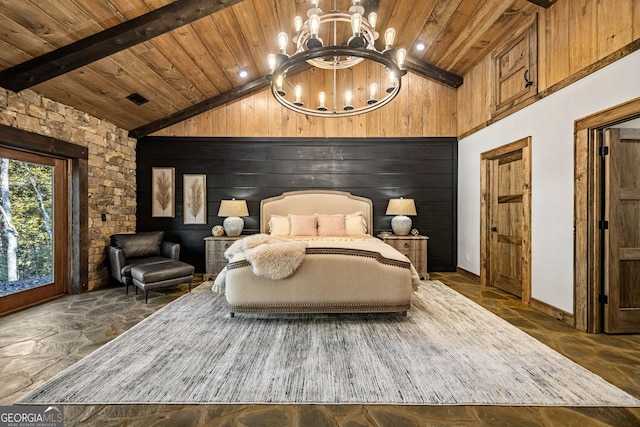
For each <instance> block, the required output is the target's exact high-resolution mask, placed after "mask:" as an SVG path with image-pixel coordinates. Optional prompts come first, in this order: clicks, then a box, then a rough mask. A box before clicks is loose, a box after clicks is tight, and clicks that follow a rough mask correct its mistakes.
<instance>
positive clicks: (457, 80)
mask: <svg viewBox="0 0 640 427" xmlns="http://www.w3.org/2000/svg"><path fill="white" fill-rule="evenodd" d="M405 65H406V67H407V69H408V70H411V71H413V72H414V73H416V74H419V75H421V76H423V77H426V78H429V79H432V80H436V81H438V82H441V83H444V84H446V85H449V86H451V87H454V88H457V87H459V86H460V85H461V84H462V77H460V76H458V75H456V74H453V73H450V72H448V71H446V70H443V69H441V68H438V67H436V66H434V65H431V64H427V63H426V62H423V61H420V60H417V59H414V58H407V60H406V62H405ZM309 68H311V67H310V66H309V65H307V64H306V63H303V64H299V65H297V66H295V67H293V68H292V69H290V70H289V71H288V72H287V75H288V76H289V77H291V76H294V75H296V74H298V73H301V72H303V71H305V70H308V69H309ZM270 85H271V83H270V82H269V81H268V80H267V79H265V78H259V79H257V80H254V81H251V82H249V83H246V84H244V85H242V86H239V87H237V88H234V89H231V90H230V91H227V92H225V93H222V94H220V95H218V96H214V97H213V98H209V99H206V100H204V101H201V102H199V103H197V104H194V105H192V106H191V107H188V108H185V109H184V110H181V111H178V112H176V113H174V114H171V115H170V116H167V117H163V118H161V119H158V120H155V121H153V122H151V123H148V124H146V125H143V126H140V127H138V128H136V129H133V130H130V131H129V136H130V137H131V138H136V139H138V138H142V137H145V136H147V135H150V134H152V133H154V132H157V131H159V130H161V129H164V128H166V127H168V126H171V125H175V124H176V123H180V122H182V121H184V120H187V119H190V118H191V117H194V116H197V115H198V114H202V113H204V112H207V111H209V110H212V109H214V108H216V107H221V106H223V105H224V104H227V103H229V102H233V101H236V100H238V99H240V98H244V97H246V96H250V95H253V94H254V93H257V92H260V91H261V90H263V89H265V88H267V87H269V86H270Z"/></svg>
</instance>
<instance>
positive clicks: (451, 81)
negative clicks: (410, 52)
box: [405, 57, 463, 88]
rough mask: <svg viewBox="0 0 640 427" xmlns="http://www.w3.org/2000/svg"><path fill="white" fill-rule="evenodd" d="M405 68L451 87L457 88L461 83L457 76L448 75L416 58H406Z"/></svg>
mask: <svg viewBox="0 0 640 427" xmlns="http://www.w3.org/2000/svg"><path fill="white" fill-rule="evenodd" d="M405 67H407V70H410V71H413V72H414V73H416V74H419V75H421V76H423V77H426V78H428V79H431V80H435V81H437V82H440V83H444V84H446V85H449V86H451V87H455V88H457V87H459V86H461V85H462V83H463V79H462V77H460V76H459V75H457V74H454V73H450V72H449V71H447V70H443V69H442V68H438V67H436V66H435V65H431V64H429V63H427V62H424V61H421V60H419V59H416V58H411V57H407V59H406V61H405Z"/></svg>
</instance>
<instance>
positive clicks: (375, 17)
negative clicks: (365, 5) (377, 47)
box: [368, 12, 378, 39]
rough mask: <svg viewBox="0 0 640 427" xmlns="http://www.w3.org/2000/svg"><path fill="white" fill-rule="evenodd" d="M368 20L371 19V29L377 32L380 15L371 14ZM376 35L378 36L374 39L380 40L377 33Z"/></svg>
mask: <svg viewBox="0 0 640 427" xmlns="http://www.w3.org/2000/svg"><path fill="white" fill-rule="evenodd" d="M368 19H369V24H371V29H372V30H373V31H374V32H375V30H376V24H377V23H378V14H377V13H375V12H371V13H370V14H369V17H368ZM375 34H376V36H375V37H374V39H377V38H378V36H377V34H378V33H375Z"/></svg>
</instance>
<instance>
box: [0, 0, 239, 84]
mask: <svg viewBox="0 0 640 427" xmlns="http://www.w3.org/2000/svg"><path fill="white" fill-rule="evenodd" d="M242 1H244V0H176V1H174V2H172V3H169V4H167V5H166V6H163V7H161V8H159V9H155V10H153V11H151V12H149V13H146V14H144V15H141V16H139V17H137V18H134V19H131V20H129V21H126V22H123V23H122V24H118V25H116V26H115V27H111V28H108V29H106V30H104V31H101V32H99V33H96V34H94V35H92V36H89V37H86V38H84V39H82V40H78V41H76V42H74V43H71V44H69V45H67V46H63V47H61V48H59V49H56V50H54V51H51V52H48V53H46V54H44V55H41V56H38V57H36V58H33V59H30V60H28V61H25V62H23V63H21V64H17V65H15V66H13V67H11V68H7V69H6V70H3V71H0V86H1V87H4V88H7V89H11V90H12V91H14V92H19V91H21V90H23V89H27V88H29V87H31V86H35V85H37V84H39V83H42V82H44V81H47V80H50V79H52V78H54V77H58V76H60V75H62V74H65V73H68V72H69V71H72V70H75V69H76V68H80V67H83V66H85V65H88V64H90V63H92V62H94V61H97V60H99V59H102V58H105V57H107V56H109V55H113V54H114V53H117V52H120V51H122V50H124V49H127V48H130V47H131V46H135V45H137V44H139V43H142V42H145V41H147V40H150V39H152V38H154V37H157V36H159V35H161V34H165V33H167V32H169V31H172V30H175V29H176V28H179V27H182V26H183V25H186V24H189V23H191V22H193V21H196V20H198V19H200V18H203V17H205V16H208V15H211V14H213V13H216V12H218V11H220V10H223V9H225V8H227V7H230V6H233V5H235V4H237V3H240V2H242Z"/></svg>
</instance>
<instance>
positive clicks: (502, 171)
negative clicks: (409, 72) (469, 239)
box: [489, 150, 523, 297]
mask: <svg viewBox="0 0 640 427" xmlns="http://www.w3.org/2000/svg"><path fill="white" fill-rule="evenodd" d="M490 179H491V183H490V185H491V199H490V220H489V224H490V233H489V240H490V243H489V245H490V249H489V251H490V254H491V256H490V258H489V285H491V286H495V287H497V288H500V289H502V290H504V291H506V292H509V293H510V294H513V295H516V296H519V297H522V224H523V207H522V201H523V192H522V189H523V168H522V151H521V150H518V151H515V152H513V153H509V154H506V155H504V156H502V157H500V158H497V159H493V160H491V162H490Z"/></svg>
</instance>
